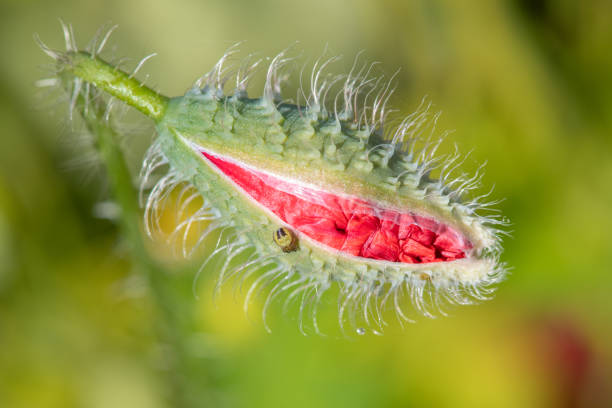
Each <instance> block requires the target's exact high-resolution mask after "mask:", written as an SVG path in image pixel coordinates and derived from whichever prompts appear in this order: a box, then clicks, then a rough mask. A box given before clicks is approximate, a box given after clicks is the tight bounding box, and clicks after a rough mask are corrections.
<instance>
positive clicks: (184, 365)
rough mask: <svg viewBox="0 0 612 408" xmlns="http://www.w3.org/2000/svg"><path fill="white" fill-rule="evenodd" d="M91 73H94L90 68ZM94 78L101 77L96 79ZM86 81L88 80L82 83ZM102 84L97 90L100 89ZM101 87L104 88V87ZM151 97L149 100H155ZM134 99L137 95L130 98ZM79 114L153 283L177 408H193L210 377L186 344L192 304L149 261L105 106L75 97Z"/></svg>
mask: <svg viewBox="0 0 612 408" xmlns="http://www.w3.org/2000/svg"><path fill="white" fill-rule="evenodd" d="M88 69H91V67H90V68H88ZM93 75H96V76H98V77H99V76H101V75H98V74H96V73H94V74H93ZM81 78H84V77H81ZM130 81H132V80H131V79H129V78H127V79H126V78H124V80H123V85H117V83H116V82H115V83H112V84H110V85H108V86H109V87H115V88H117V87H120V86H126V85H125V84H126V83H127V84H128V86H129V83H130ZM100 83H101V82H98V83H97V84H96V85H99V84H100ZM102 83H103V82H102ZM151 92H152V91H148V95H152V93H151ZM132 95H133V94H132ZM76 98H77V99H76V101H75V108H76V110H77V111H78V112H79V113H80V115H81V116H82V117H83V120H84V122H85V125H86V126H87V129H88V130H89V131H90V132H91V133H92V134H93V135H94V137H95V140H96V145H97V148H98V151H99V152H100V156H101V157H102V161H103V162H104V165H105V167H106V170H107V174H108V177H109V181H110V184H111V188H112V193H113V195H114V198H115V200H116V202H117V204H118V205H119V207H120V209H121V216H120V219H119V224H120V228H121V230H122V232H123V235H124V237H125V238H126V241H127V242H128V243H129V244H130V249H131V252H132V254H133V256H134V260H135V262H136V265H137V266H138V269H139V270H140V271H141V272H142V273H144V275H145V278H146V279H147V281H148V283H149V287H150V289H151V294H152V298H153V300H154V304H155V306H156V308H157V310H158V311H159V313H160V319H159V320H157V321H156V329H157V331H158V334H159V337H160V340H161V342H162V344H167V345H168V346H170V347H169V348H168V349H167V354H168V355H167V356H166V357H169V360H170V361H171V362H172V370H171V371H170V373H169V374H170V375H169V378H168V380H169V382H170V388H171V390H172V397H171V398H172V400H173V403H172V405H173V406H180V407H192V406H193V407H195V406H199V404H200V403H201V402H202V401H205V400H206V398H208V395H207V388H206V387H205V383H206V378H207V372H206V367H205V366H199V365H197V364H196V365H194V364H195V363H194V359H193V357H192V356H191V355H190V353H189V351H188V347H186V345H185V341H184V339H183V338H182V336H183V335H184V333H185V332H187V328H188V326H189V324H190V323H191V319H192V316H191V315H190V308H189V307H188V306H191V305H190V304H188V305H185V304H184V303H185V302H183V301H182V300H181V298H180V296H178V295H177V293H176V288H175V286H176V282H174V280H173V279H171V277H170V276H169V275H168V273H167V271H165V270H163V269H162V268H161V267H160V266H159V264H158V263H157V262H155V260H154V259H152V257H151V256H150V255H149V252H148V251H147V249H146V246H145V242H144V239H143V235H142V231H141V229H140V221H141V218H142V215H141V211H140V207H139V204H138V200H137V193H136V189H135V188H134V186H133V184H132V177H131V174H130V171H129V169H128V166H127V163H126V162H125V159H124V155H123V152H122V150H121V148H120V143H119V142H120V140H119V135H118V134H117V132H116V131H115V130H114V129H113V128H112V126H111V125H110V122H108V121H105V120H104V119H103V116H104V111H105V106H104V104H103V102H102V101H100V100H95V101H89V104H88V101H86V100H85V97H84V96H83V95H82V94H79V95H77V96H76Z"/></svg>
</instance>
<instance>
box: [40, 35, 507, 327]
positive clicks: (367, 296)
mask: <svg viewBox="0 0 612 408" xmlns="http://www.w3.org/2000/svg"><path fill="white" fill-rule="evenodd" d="M64 32H65V36H66V44H67V50H66V51H65V52H63V51H55V50H51V49H49V48H48V47H47V46H45V45H44V44H42V43H41V47H42V49H43V51H44V52H45V53H46V54H47V55H49V56H51V57H52V58H53V59H55V61H56V65H57V75H56V76H57V79H56V80H55V81H56V82H58V83H62V85H63V87H64V88H67V89H68V90H69V93H70V95H71V101H72V103H71V108H72V107H74V104H75V101H76V99H77V98H82V99H85V100H99V98H98V96H99V95H101V93H102V91H103V92H106V93H109V94H110V95H112V96H113V97H114V98H113V99H112V100H115V98H116V99H119V100H122V101H124V102H126V103H127V104H129V105H131V106H133V107H135V108H136V109H138V110H140V111H141V112H142V113H144V114H145V115H147V116H148V117H150V118H151V119H153V120H154V122H155V125H156V130H157V138H156V140H155V142H154V143H153V145H152V146H151V148H150V149H149V152H148V154H147V156H146V158H145V160H144V163H143V167H142V173H141V176H142V185H143V186H144V187H143V191H144V190H147V189H148V187H147V186H148V185H149V180H150V178H151V176H152V174H153V173H154V172H156V171H158V170H159V169H163V168H165V169H167V173H166V174H165V175H164V176H163V177H161V178H160V179H159V181H158V182H157V184H156V185H155V187H154V188H153V189H151V190H150V191H149V195H148V199H147V200H146V204H145V218H146V219H145V221H146V224H145V225H146V227H147V230H148V232H150V231H151V230H154V229H155V228H156V226H159V224H160V221H159V220H160V211H159V208H160V207H161V206H163V202H164V200H165V199H166V198H167V197H168V195H169V193H168V192H169V191H172V190H173V189H176V188H180V189H181V191H182V193H181V195H183V194H185V192H186V191H192V192H194V193H193V194H194V195H195V196H197V197H199V198H200V199H201V200H203V202H204V203H203V205H202V207H201V209H200V210H198V211H197V212H196V213H195V214H194V215H193V216H192V217H191V218H190V219H188V220H185V221H183V222H181V224H180V225H179V226H177V229H176V231H175V232H174V233H173V235H174V236H176V237H183V242H184V243H185V242H186V238H185V237H187V236H188V235H189V229H190V228H192V227H193V225H194V224H196V223H198V222H200V221H202V220H204V221H205V222H206V228H205V229H204V230H203V231H202V233H201V237H200V239H199V240H198V241H197V242H198V244H201V243H202V242H207V241H206V240H205V238H206V236H207V235H209V234H211V233H213V232H216V233H218V234H221V237H220V238H219V239H218V246H217V248H216V249H215V250H214V251H213V252H212V255H211V256H210V257H209V258H208V260H207V261H206V262H208V261H209V260H210V259H211V258H214V257H218V258H217V259H222V262H221V268H220V278H219V280H220V281H221V282H225V281H226V280H227V279H229V278H230V277H232V276H235V275H238V274H241V275H243V276H253V275H254V276H257V278H255V279H254V281H253V283H252V285H251V287H250V288H249V290H248V293H247V295H246V299H245V308H246V306H248V304H249V301H250V298H251V295H252V294H253V293H256V292H257V291H256V288H258V287H259V288H268V289H269V291H268V296H267V298H266V300H265V304H264V307H263V314H264V324H266V322H265V313H266V310H267V309H268V306H269V304H270V303H271V302H272V301H273V300H274V299H276V298H277V297H278V295H279V293H286V294H287V300H292V299H301V302H302V303H301V307H300V308H299V310H300V322H301V321H302V320H301V319H302V313H306V312H308V311H310V313H311V321H312V327H313V328H314V330H315V331H316V332H319V327H318V323H317V318H316V315H317V304H318V301H319V300H320V299H321V296H322V295H323V294H324V293H326V291H327V289H329V288H330V287H331V285H334V284H339V286H340V298H339V300H338V302H339V308H338V322H339V325H340V327H341V328H342V329H343V328H344V324H345V323H346V322H347V321H349V322H350V324H351V325H352V326H353V327H362V326H361V325H363V326H364V327H372V326H373V327H374V329H373V330H375V331H377V332H378V331H380V330H382V328H383V327H384V326H385V325H386V324H387V323H386V322H385V320H384V317H383V316H384V312H385V310H386V309H392V310H393V311H395V314H396V315H397V317H398V319H399V320H400V321H412V319H411V318H410V317H408V316H409V314H408V313H407V312H406V310H405V304H404V303H405V302H403V301H402V299H404V298H409V299H410V300H412V303H413V305H414V308H415V309H416V310H417V311H418V312H420V313H421V314H423V315H425V316H428V317H434V315H435V314H436V312H438V313H442V314H444V312H443V310H442V306H443V305H444V304H461V305H464V304H469V303H473V302H474V300H484V299H487V298H488V297H489V295H490V294H491V293H492V292H493V291H494V289H495V288H494V285H495V284H497V283H498V282H500V281H501V280H502V279H503V278H504V276H505V266H504V264H503V263H502V262H500V259H499V258H500V254H501V251H502V246H501V236H502V235H503V234H505V231H504V226H506V225H507V220H506V219H505V218H504V217H503V216H501V215H500V214H499V213H498V212H496V211H495V210H494V209H492V208H491V207H492V206H493V205H494V204H495V202H487V201H486V199H487V197H488V196H489V194H490V193H488V194H482V195H480V196H477V195H474V194H472V193H471V192H472V191H473V190H475V189H477V188H479V187H480V181H481V178H482V173H481V168H479V169H478V171H477V172H476V174H475V175H473V176H471V177H470V176H466V174H465V173H464V172H461V171H459V170H457V169H458V168H459V167H460V166H461V164H462V163H463V161H464V160H465V158H464V157H462V156H461V155H460V154H458V153H457V152H455V153H454V154H453V153H451V154H449V155H446V156H440V155H438V154H437V153H436V152H437V150H438V147H439V146H440V143H441V141H442V138H436V137H434V135H435V132H434V131H433V129H434V125H435V122H436V118H437V115H431V114H430V113H429V107H428V106H423V105H422V106H421V107H420V108H419V109H417V111H416V112H415V113H412V114H410V115H408V116H405V117H404V118H403V119H402V118H399V119H398V118H395V119H394V120H389V119H388V115H389V112H390V110H389V109H388V108H387V103H388V101H389V98H390V96H391V94H392V93H393V86H392V81H391V80H383V77H382V76H380V77H373V76H372V71H373V67H374V65H373V64H366V63H361V62H359V61H358V58H356V59H355V62H354V63H353V67H352V68H351V69H350V71H349V72H348V74H346V75H332V74H326V72H325V70H326V68H327V67H328V65H330V64H331V63H333V62H334V61H336V60H337V59H338V58H337V57H332V58H329V59H327V60H323V59H322V58H321V59H319V60H317V61H316V62H315V64H314V66H313V68H312V73H311V75H310V84H309V87H308V88H309V89H303V88H301V89H300V90H299V92H298V94H297V100H296V101H294V102H288V100H287V99H286V97H283V96H282V95H281V80H282V79H284V78H286V75H285V73H284V72H282V71H283V70H284V69H285V67H286V66H287V63H288V62H289V61H291V58H288V57H287V56H286V52H281V53H280V54H278V55H277V56H276V57H274V58H273V59H271V60H270V63H269V66H268V68H267V72H266V81H265V85H264V89H263V94H262V95H260V96H258V97H255V98H253V97H249V96H248V93H247V87H248V84H249V80H250V79H251V78H252V76H253V74H254V72H255V70H256V68H257V67H258V66H259V65H260V63H261V62H262V61H255V62H252V61H249V60H245V61H243V62H242V63H241V64H239V66H236V67H234V72H235V73H236V74H235V87H234V88H233V89H229V90H228V89H227V88H228V85H227V84H228V83H229V81H228V78H229V77H230V75H229V72H230V71H231V69H230V68H228V67H227V64H228V60H229V59H230V57H232V56H233V54H235V52H236V50H235V49H234V48H232V49H230V50H229V51H228V52H227V53H226V54H225V55H224V56H223V57H222V58H221V59H220V60H219V62H218V63H217V64H216V65H215V66H214V68H213V69H212V70H211V71H210V72H209V73H207V74H205V75H204V76H203V77H202V78H200V79H199V80H198V81H196V82H195V84H194V85H193V86H192V87H191V89H190V90H189V91H187V93H186V94H185V95H183V96H179V97H175V98H168V97H166V96H164V95H162V94H160V93H158V92H156V91H154V90H152V89H150V88H148V87H146V86H145V85H143V84H141V83H139V82H138V81H137V80H136V79H135V78H134V73H135V72H132V73H131V74H128V73H126V72H123V71H121V70H120V69H118V68H117V67H115V66H113V65H111V64H109V63H107V62H105V61H104V60H102V59H101V58H99V57H98V54H99V52H100V50H101V48H102V45H103V44H104V43H106V41H107V39H108V35H105V36H104V37H102V41H101V44H100V45H96V42H95V41H94V42H92V44H93V45H92V47H91V48H90V49H89V50H88V51H79V50H78V49H77V47H76V45H75V41H74V38H73V36H72V32H71V29H70V28H69V27H65V29H64ZM141 65H142V64H138V66H137V67H136V69H135V71H136V70H138V69H140V67H141ZM392 79H393V77H392ZM232 82H233V81H232ZM300 83H302V81H300ZM94 92H95V93H96V96H97V97H96V98H94V97H93V96H92V95H94ZM300 101H301V103H300ZM108 110H109V111H110V103H109V109H108ZM392 123H395V124H396V125H395V126H392V125H391V124H392ZM432 175H435V177H434V176H432ZM185 185H188V186H190V187H189V188H187V187H182V186H185ZM192 197H193V196H190V197H186V201H190V200H191V199H192ZM279 224H281V225H286V226H287V227H282V228H278V229H276V230H275V232H274V233H273V240H272V241H270V235H269V234H270V231H271V230H272V228H274V226H278V225H279ZM294 231H295V232H294ZM297 234H299V237H300V239H299V245H298V237H297ZM222 238H223V239H222ZM278 247H280V248H281V249H282V250H283V252H285V254H279V251H278ZM184 252H185V254H187V253H188V252H189V251H187V250H184ZM245 259H246V261H245ZM266 328H267V325H266ZM300 329H302V325H301V324H300Z"/></svg>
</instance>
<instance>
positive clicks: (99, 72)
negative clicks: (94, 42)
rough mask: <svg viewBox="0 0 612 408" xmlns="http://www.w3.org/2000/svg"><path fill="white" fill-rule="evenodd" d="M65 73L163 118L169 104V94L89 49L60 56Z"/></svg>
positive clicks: (148, 113)
mask: <svg viewBox="0 0 612 408" xmlns="http://www.w3.org/2000/svg"><path fill="white" fill-rule="evenodd" d="M59 64H61V69H62V72H63V73H66V74H69V75H74V76H76V77H78V78H81V79H82V80H83V81H85V82H89V83H91V84H93V85H95V86H96V87H97V88H98V89H100V90H102V91H104V92H107V93H109V94H111V95H112V96H114V97H116V98H118V99H120V100H122V101H123V102H125V103H127V104H128V105H130V106H133V107H134V108H136V109H138V110H139V111H141V112H142V113H144V114H145V115H147V116H148V117H150V118H151V119H153V120H155V121H157V120H159V119H160V118H161V117H162V115H163V114H164V112H165V110H166V106H167V105H168V97H166V96H164V95H161V94H159V93H158V92H156V91H154V90H153V89H151V88H149V87H147V86H145V85H143V84H141V83H140V82H139V81H138V80H136V79H135V78H133V77H132V76H131V75H129V74H128V73H127V72H124V71H122V70H120V69H119V68H117V67H115V66H113V65H111V64H109V63H107V62H105V61H104V60H102V59H100V58H98V57H95V56H93V55H91V54H89V53H87V52H83V51H78V52H73V51H70V52H68V53H66V54H63V55H62V57H61V58H60V59H59Z"/></svg>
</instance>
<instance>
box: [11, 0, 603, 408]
mask: <svg viewBox="0 0 612 408" xmlns="http://www.w3.org/2000/svg"><path fill="white" fill-rule="evenodd" d="M0 11H1V13H0V50H1V55H2V58H1V59H0V124H1V127H2V135H1V136H0V407H7V408H13V407H14V408H22V407H132V408H139V407H176V406H183V405H184V406H202V407H285V406H291V407H294V408H298V407H313V406H316V407H335V408H337V407H345V406H346V407H351V408H358V407H409V406H410V407H412V406H419V407H432V406H435V407H445V406H453V407H474V406H478V407H493V406H495V407H517V406H520V407H558V406H563V407H569V406H572V407H598V406H601V407H603V406H612V391H611V390H610V386H609V385H610V378H612V347H611V346H610V344H612V341H611V339H612V323H611V322H612V297H611V296H612V295H611V293H612V273H611V272H612V243H611V238H610V236H611V234H610V231H612V216H611V215H610V213H611V211H612V52H611V46H612V3H610V2H609V1H605V0H589V1H583V2H575V1H569V0H558V1H553V0H537V1H528V0H517V1H509V0H506V1H503V0H494V1H487V0H475V1H470V2H459V1H453V0H429V1H428V0H379V1H374V0H371V1H367V0H353V1H349V0H338V1H329V0H327V1H324V0H312V1H309V2H305V1H302V2H298V1H272V0H258V1H254V0H238V1H228V0H214V1H210V0H207V1H193V0H183V1H177V2H164V1H159V0H148V1H143V0H131V1H129V2H120V1H115V0H111V1H101V0H90V1H74V0H61V1H57V2H44V1H40V0H28V1H14V0H0ZM58 17H61V18H62V19H63V20H64V21H66V22H68V23H72V24H73V26H74V31H75V34H76V37H77V39H78V40H79V45H80V46H85V45H86V42H87V41H88V40H89V39H90V38H91V37H92V36H93V35H94V34H95V31H96V30H97V29H98V28H99V27H100V26H102V25H103V24H104V23H107V22H109V21H112V22H113V23H117V24H119V29H118V30H117V31H116V32H115V33H114V34H113V36H112V37H111V40H110V46H109V47H108V49H109V50H110V55H111V56H115V57H117V59H118V58H119V57H123V56H128V57H132V58H133V60H132V61H127V62H126V66H128V67H133V66H134V65H135V63H136V62H137V61H138V60H139V59H140V58H142V57H144V56H145V55H147V54H150V53H152V52H156V53H157V54H158V56H157V57H156V58H154V59H152V60H150V61H149V62H148V63H147V64H146V65H145V66H144V67H143V69H142V70H141V71H140V73H139V77H140V78H144V77H145V75H146V74H148V75H150V79H149V80H148V81H147V84H149V85H152V86H154V87H155V88H156V89H158V90H160V91H162V92H163V93H165V94H167V95H177V94H182V93H183V92H184V91H185V90H186V89H187V88H188V87H189V86H190V85H191V84H192V82H193V81H194V80H195V79H196V78H198V77H199V76H200V75H202V74H203V73H205V72H206V71H208V70H209V69H210V68H211V67H212V66H213V65H214V63H215V62H216V61H217V59H218V58H219V57H220V56H221V55H222V54H223V52H224V51H225V50H226V49H227V48H228V47H229V46H230V45H232V44H234V43H235V42H236V41H240V40H247V42H246V43H245V45H244V46H242V47H241V48H242V49H244V50H245V52H243V55H246V54H247V53H249V52H258V53H259V54H260V55H261V56H267V55H273V54H275V53H277V52H278V51H280V50H282V49H284V48H286V47H287V46H289V45H291V44H293V43H294V41H296V40H297V41H299V44H298V45H297V46H296V49H297V50H298V51H302V50H303V52H304V55H305V56H306V57H310V58H311V60H312V59H313V58H316V57H317V56H318V55H320V54H321V52H322V51H323V49H324V47H325V45H326V44H328V45H329V50H330V52H331V53H333V54H342V55H344V59H343V61H342V62H341V63H340V64H336V66H334V67H333V68H332V69H333V70H335V71H336V72H343V71H346V70H348V69H350V65H351V63H352V60H353V57H354V55H356V53H357V52H358V51H359V50H362V49H365V50H366V52H365V56H367V58H368V59H369V60H372V61H374V60H376V61H381V62H382V64H381V65H382V69H383V70H384V71H385V72H386V73H389V74H390V73H393V72H394V71H395V70H396V69H398V68H401V71H400V74H399V75H398V79H399V86H398V88H397V91H396V94H395V96H394V98H393V99H392V105H393V107H394V108H397V109H399V110H400V112H402V113H405V114H408V113H410V112H411V111H412V110H414V109H415V108H416V107H417V106H418V104H419V102H420V100H421V99H422V97H423V96H424V95H428V97H429V99H430V100H431V101H433V102H434V104H435V108H436V109H437V110H441V111H442V112H443V115H442V117H441V119H440V122H439V129H440V130H444V129H452V130H454V132H453V133H452V135H451V136H450V137H449V140H448V141H447V143H446V144H445V147H446V148H447V149H451V148H452V144H453V143H455V142H456V143H457V144H458V145H459V147H460V149H461V150H462V151H464V152H467V151H469V150H470V149H473V153H472V155H471V156H470V159H469V160H468V161H467V162H466V169H468V170H474V169H476V168H477V166H478V165H479V163H481V162H483V161H485V160H486V161H488V165H487V169H486V170H487V171H486V175H485V178H484V185H485V186H491V185H493V184H495V186H496V188H495V191H494V194H493V197H494V198H505V201H503V202H502V203H501V204H500V205H499V208H501V210H502V211H503V212H504V214H505V215H507V216H508V217H509V218H510V220H511V221H512V223H513V225H512V227H511V229H512V231H513V232H512V237H511V238H509V239H506V240H505V253H504V256H503V260H504V261H506V262H507V263H508V264H509V265H510V266H511V268H512V270H511V274H510V275H509V277H508V280H507V281H506V282H504V283H502V284H501V285H500V287H499V290H498V293H497V295H496V297H495V299H494V300H493V301H490V302H487V303H484V304H482V305H478V306H469V307H462V308H453V309H451V310H450V312H451V316H450V317H447V318H438V319H435V320H429V319H426V318H420V319H419V321H418V322H417V323H416V324H412V325H408V326H406V327H404V328H403V329H402V328H401V327H400V326H399V325H398V324H396V323H395V321H394V320H393V319H389V322H390V323H391V324H390V326H389V328H388V329H387V331H386V332H385V335H384V336H382V337H378V336H373V335H369V334H368V335H365V336H355V337H354V338H353V339H352V340H346V339H343V338H339V337H338V336H336V335H330V336H328V337H317V336H314V335H313V336H309V337H304V336H302V335H301V334H300V333H299V331H298V329H297V324H296V321H295V320H296V311H295V310H289V312H288V313H287V315H286V316H283V315H282V310H281V309H282V307H281V306H282V305H278V304H277V305H275V306H274V307H273V309H274V310H273V311H272V314H271V319H270V320H271V325H272V329H273V333H272V334H267V333H266V332H265V330H264V328H263V325H262V324H261V321H260V318H259V317H258V312H259V310H258V308H257V305H255V307H253V310H252V313H250V314H249V317H246V316H245V315H244V313H243V311H242V302H241V300H242V299H243V297H244V292H243V293H242V294H241V293H240V292H238V293H237V294H236V295H235V296H234V294H233V291H232V286H231V284H230V285H228V287H226V288H224V291H223V292H222V295H221V296H220V298H219V299H217V302H216V305H215V304H214V303H213V301H212V292H213V289H212V287H213V285H214V279H215V270H214V267H211V268H209V269H208V270H207V271H206V272H205V273H204V274H203V276H202V278H201V280H200V281H199V285H198V287H199V289H198V293H199V299H196V298H195V297H194V295H193V293H192V290H191V284H192V281H193V277H194V275H195V273H196V271H197V267H198V261H197V260H195V261H193V262H186V261H169V260H168V259H166V258H164V262H165V263H167V265H168V267H167V269H168V270H169V272H168V277H167V282H168V285H170V286H171V287H170V288H169V293H171V296H172V297H174V300H173V303H172V305H173V307H174V308H176V309H175V310H173V315H176V316H179V320H180V321H178V322H174V323H175V324H173V327H175V328H176V329H177V330H178V332H176V333H174V335H175V337H176V338H177V339H178V341H177V344H180V345H181V347H183V348H184V349H185V352H186V353H187V354H188V355H189V356H190V360H189V364H188V365H187V366H183V365H181V366H179V367H178V368H177V365H176V364H174V363H173V359H174V358H175V351H174V350H172V347H173V346H171V345H169V344H167V343H166V342H165V341H164V340H162V339H160V337H159V336H158V330H157V329H156V327H157V325H158V324H159V322H160V320H161V316H158V312H157V309H156V308H155V307H153V306H152V303H153V301H152V299H151V292H150V290H149V289H148V287H147V283H146V282H145V281H143V280H142V279H141V278H139V276H140V275H138V273H137V272H136V271H135V269H136V266H135V263H134V260H133V259H132V258H131V254H130V251H129V249H128V247H129V245H127V243H126V242H125V238H124V237H122V236H121V234H120V232H119V230H118V228H117V226H116V225H115V223H113V222H111V221H109V220H107V219H104V218H100V217H99V216H97V215H99V213H100V212H101V210H100V208H103V207H104V205H102V206H101V204H100V203H104V202H106V201H107V200H108V199H109V198H110V197H109V194H108V189H107V187H106V185H107V181H106V178H105V176H104V174H103V171H101V168H100V165H99V164H98V163H97V162H96V159H95V156H93V155H91V152H89V151H88V150H87V148H81V146H80V145H81V144H83V143H81V142H82V140H84V138H83V137H81V136H79V132H81V130H80V129H79V128H78V126H75V128H77V132H73V131H72V130H71V127H72V125H71V123H70V122H68V119H67V111H68V107H67V105H66V103H60V102H58V95H50V94H46V93H45V92H44V91H41V90H39V89H37V88H36V87H35V86H34V84H35V82H36V81H37V80H39V79H40V78H44V77H46V76H48V75H49V74H48V68H46V67H45V64H49V63H50V60H49V59H48V58H46V56H45V55H44V54H43V53H42V52H41V51H40V50H39V48H38V47H37V45H36V44H35V43H34V41H33V40H32V35H33V34H34V33H35V32H37V33H39V35H40V37H41V38H42V39H43V40H44V41H45V42H46V43H48V44H49V45H50V46H52V47H55V48H60V47H62V38H61V30H60V25H59V23H58V21H57V18H58ZM113 48H114V49H115V51H113ZM130 64H131V65H130ZM299 70H300V66H299V65H298V66H296V67H295V75H293V76H292V78H291V79H290V80H289V82H288V89H289V91H290V92H293V89H295V87H296V86H297V82H298V78H299ZM261 76H262V75H260V77H261ZM261 79H262V78H259V79H258V80H257V81H255V82H256V83H255V84H254V86H253V87H252V88H251V89H252V92H253V94H258V93H259V89H260V88H259V87H258V85H259V84H260V83H261ZM126 115H127V118H126V119H125V121H126V122H127V123H135V124H136V129H132V128H129V129H125V133H126V135H127V136H125V138H126V145H127V149H126V157H127V158H128V160H129V165H130V167H131V168H132V170H134V172H135V174H136V172H137V171H138V167H139V160H140V158H141V155H142V152H143V149H144V147H145V146H146V145H147V143H148V142H149V141H150V140H151V133H152V128H151V126H150V124H147V123H146V122H145V121H144V120H143V119H140V118H139V116H138V115H136V114H134V112H128V113H127V114H126ZM75 133H76V134H75ZM322 307H323V311H322V313H323V316H324V318H328V319H327V320H330V321H331V320H332V319H333V317H334V314H335V308H336V305H335V304H334V303H333V302H329V303H326V304H324V305H323V306H322ZM177 394H180V395H177Z"/></svg>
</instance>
